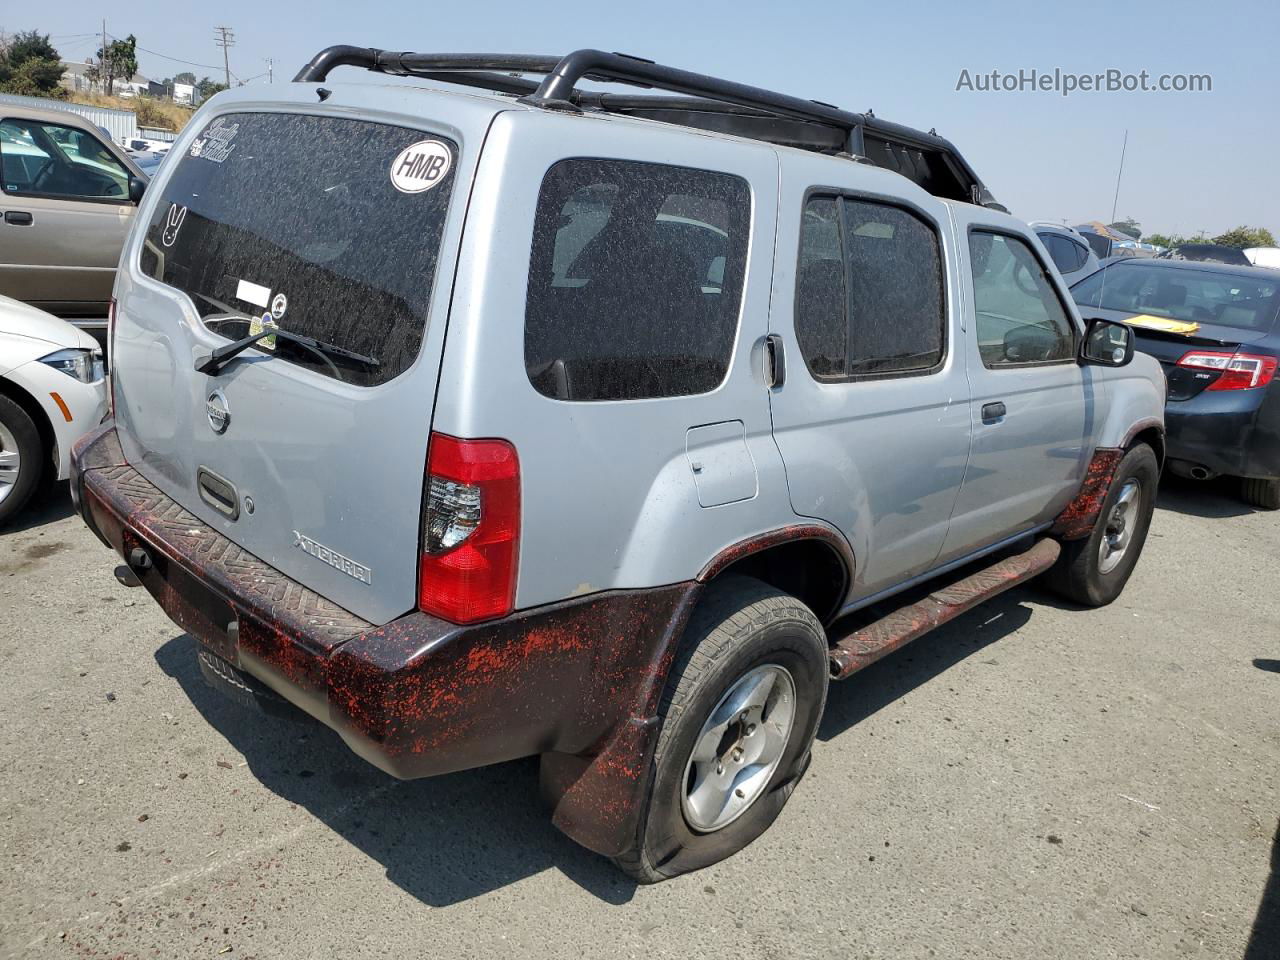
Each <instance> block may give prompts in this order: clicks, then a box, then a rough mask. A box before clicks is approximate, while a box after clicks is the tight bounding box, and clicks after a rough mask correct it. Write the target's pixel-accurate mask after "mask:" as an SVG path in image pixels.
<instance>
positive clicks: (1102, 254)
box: [1074, 226, 1115, 260]
mask: <svg viewBox="0 0 1280 960" xmlns="http://www.w3.org/2000/svg"><path fill="white" fill-rule="evenodd" d="M1074 229H1075V231H1076V232H1077V233H1078V234H1080V237H1081V239H1083V240H1084V242H1085V243H1087V244H1089V249H1090V250H1092V251H1093V255H1094V256H1095V257H1097V258H1098V259H1099V260H1106V259H1107V258H1108V257H1112V256H1115V249H1114V248H1115V241H1113V240H1112V239H1111V238H1110V237H1107V236H1103V235H1102V234H1100V233H1098V232H1097V231H1095V230H1086V229H1084V227H1083V226H1080V227H1075V228H1074Z"/></svg>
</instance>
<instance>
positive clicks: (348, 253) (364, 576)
mask: <svg viewBox="0 0 1280 960" xmlns="http://www.w3.org/2000/svg"><path fill="white" fill-rule="evenodd" d="M426 96H429V95H426ZM423 99H424V100H425V96H424V98H423ZM426 102H434V101H426ZM454 103H456V99H453V98H444V97H441V98H439V101H438V103H436V104H435V106H436V107H437V109H436V110H435V113H436V114H437V116H438V120H437V121H431V122H427V121H419V122H413V121H407V120H405V119H403V118H399V119H398V121H393V120H387V121H375V120H365V119H360V120H356V119H351V118H350V117H349V116H338V115H336V114H333V113H330V114H324V115H317V114H311V113H308V114H302V113H286V112H250V111H249V110H244V111H242V112H236V113H224V114H222V115H219V116H217V117H215V118H214V119H212V120H211V121H209V122H207V123H203V124H200V126H199V128H198V129H197V130H196V131H195V132H194V134H193V135H190V136H188V137H187V138H185V139H184V140H182V141H180V142H179V144H178V145H177V146H176V147H175V150H176V151H181V152H180V153H175V156H173V157H171V158H170V159H169V161H168V162H167V163H166V167H165V172H164V174H163V175H162V176H161V178H160V180H159V181H158V183H157V184H156V189H153V191H152V193H151V194H150V195H149V196H148V198H147V202H146V203H145V204H144V208H143V215H144V216H145V218H146V223H145V226H143V227H142V229H141V231H140V233H141V234H142V235H141V236H140V237H138V238H137V240H136V242H135V243H134V244H132V246H131V250H130V258H129V259H130V270H129V271H128V273H127V275H126V276H122V279H121V283H120V285H119V287H118V291H119V293H118V295H119V306H118V312H117V323H116V329H115V337H114V350H115V356H116V378H115V403H116V414H117V418H118V420H119V423H120V428H121V441H122V444H123V446H124V451H125V454H126V456H127V458H128V459H129V461H130V462H131V463H132V464H134V465H135V466H136V467H137V469H138V470H140V471H141V472H142V473H143V474H144V475H146V476H147V477H148V478H149V479H150V480H151V481H152V482H153V483H155V484H156V485H157V486H158V487H160V488H161V489H162V490H163V491H164V492H166V493H167V494H169V495H170V496H171V497H173V498H174V499H175V500H177V501H178V502H179V503H181V504H182V505H183V506H184V507H186V508H187V509H189V510H191V511H192V512H193V513H195V514H196V515H197V516H199V517H200V518H201V519H203V520H205V521H206V522H208V523H210V524H212V525H213V526H214V527H215V528H217V529H219V530H220V531H222V532H223V533H224V534H225V535H226V536H227V537H229V538H230V539H232V540H233V541H235V542H236V543H237V544H239V545H241V546H242V547H244V548H245V549H246V550H248V551H249V552H250V553H252V554H254V555H255V556H257V557H259V558H261V559H262V560H264V561H266V562H267V563H269V564H270V565H272V566H273V567H276V568H277V569H279V570H281V571H283V572H284V573H286V574H288V575H289V576H290V577H293V578H294V579H295V580H298V581H300V582H301V583H303V584H305V585H306V586H308V587H310V588H311V589H313V590H315V591H316V592H318V593H320V594H322V595H324V596H325V597H327V598H329V599H331V600H333V601H334V602H336V603H338V604H340V605H342V606H344V607H346V608H347V609H348V610H350V611H352V612H353V613H355V614H357V615H359V616H361V617H364V618H366V619H369V620H372V621H374V622H384V621H386V620H388V619H391V618H392V617H394V616H397V615H399V614H401V613H403V612H404V611H406V610H408V609H410V608H412V607H413V606H414V603H415V596H416V571H417V562H416V558H417V553H418V544H419V520H420V509H421V500H422V489H423V470H424V465H425V459H426V447H427V438H428V434H429V431H430V428H431V418H432V406H433V397H434V393H435V384H436V379H437V376H438V373H439V356H440V344H441V342H442V339H443V335H444V323H445V311H446V309H447V306H448V294H449V289H450V282H451V277H452V267H453V264H454V262H455V261H456V245H457V240H458V234H459V233H460V229H461V218H462V213H463V210H462V207H463V203H464V202H465V197H466V183H468V182H469V179H470V173H471V170H472V169H473V167H474V164H475V160H476V153H477V151H478V148H479V144H480V142H481V140H482V138H483V133H484V130H485V129H486V128H487V125H488V122H489V120H490V119H491V116H492V111H491V110H487V111H480V110H478V109H477V108H476V107H471V108H470V110H465V109H458V108H452V107H451V105H452V104H454ZM460 198H461V200H460ZM272 325H275V326H276V327H277V328H278V329H279V330H281V331H282V332H286V331H287V332H289V333H292V334H296V335H301V336H304V337H307V338H311V339H312V340H314V341H318V342H319V343H320V345H319V346H314V345H312V346H307V345H303V344H299V343H296V342H294V341H291V340H289V339H287V338H286V337H284V336H278V337H274V338H272V337H268V338H267V339H266V340H263V341H262V342H260V343H259V344H258V345H257V347H255V348H250V349H248V350H247V351H246V352H244V353H243V354H241V355H240V356H238V357H236V358H235V359H233V360H231V361H230V362H228V363H227V364H226V365H225V366H224V367H223V368H222V369H220V370H219V371H217V372H216V373H215V374H212V375H209V374H206V373H201V372H198V371H197V370H196V369H195V368H196V366H197V365H198V364H199V363H200V361H202V360H204V359H206V358H207V357H209V356H210V354H211V352H212V350H213V349H215V348H216V347H219V346H225V345H226V344H228V343H229V342H231V341H234V340H236V339H238V338H243V337H246V336H251V335H253V334H254V333H257V332H261V331H262V330H263V329H264V328H267V327H270V326H272ZM326 345H328V346H326ZM362 358H363V359H362Z"/></svg>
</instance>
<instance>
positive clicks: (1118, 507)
mask: <svg viewBox="0 0 1280 960" xmlns="http://www.w3.org/2000/svg"><path fill="white" fill-rule="evenodd" d="M337 66H362V67H365V68H368V69H371V70H381V71H386V72H392V73H398V74H422V75H429V76H431V77H433V78H435V79H440V78H442V77H443V78H446V79H447V78H449V77H452V78H454V79H455V80H456V81H457V82H458V83H461V84H467V85H470V86H472V87H476V86H478V87H481V88H487V93H486V94H485V95H475V94H473V93H468V94H466V95H460V94H459V93H458V92H456V91H453V90H449V89H445V90H438V89H423V88H417V87H413V86H409V85H406V86H402V87H396V86H386V85H379V86H375V85H371V84H364V83H351V84H343V83H335V82H331V81H329V80H328V74H329V73H330V71H331V70H332V69H333V68H334V67H337ZM513 74H517V75H515V76H513ZM527 74H536V75H540V76H541V79H540V80H536V79H527V78H526V77H525V76H523V75H527ZM584 77H590V78H591V79H593V80H609V79H612V80H619V81H625V82H630V83H640V84H643V85H646V86H649V87H651V88H654V89H658V90H668V91H676V92H679V93H680V94H681V95H682V96H681V97H678V98H673V97H663V96H650V95H644V96H636V95H633V94H621V95H619V94H609V93H598V92H589V91H583V90H581V89H579V88H578V81H580V80H582V79H583V78H584ZM264 89H265V88H264ZM511 94H519V95H520V98H519V99H516V98H515V97H513V96H511ZM659 120H661V121H662V122H656V121H659ZM700 127H705V128H710V130H707V129H697V128H700ZM729 134H736V135H729ZM836 150H839V151H840V153H839V155H837V154H836V153H835V152H834V151H836ZM849 154H854V155H857V157H859V158H864V159H866V160H867V161H869V162H851V160H850V157H849ZM993 204H994V201H992V200H991V198H990V195H989V194H988V193H987V192H986V190H985V188H984V187H983V185H982V183H981V181H980V180H979V179H978V178H977V176H976V175H975V174H974V173H973V171H972V170H971V168H970V167H969V166H968V164H967V163H966V162H965V161H964V158H963V157H962V156H961V155H960V154H959V152H958V151H957V150H956V148H955V147H954V146H953V145H952V144H950V143H948V142H947V141H945V140H943V139H941V138H939V137H937V136H934V135H931V134H925V133H920V132H917V131H913V130H909V129H907V128H905V127H901V126H899V125H897V124H893V123H888V122H886V121H883V120H880V119H878V118H874V117H871V116H864V115H861V114H852V113H846V112H844V111H841V110H839V109H837V108H835V107H830V106H827V105H824V104H819V103H815V102H813V101H808V100H802V99H799V98H794V97H788V96H784V95H782V94H778V93H775V92H772V91H768V90H760V89H756V88H752V87H748V86H744V85H742V84H736V83H729V82H727V81H722V80H716V79H714V78H710V77H704V76H699V75H696V74H691V73H687V72H685V71H680V70H674V69H672V68H669V67H664V66H660V65H657V64H654V63H651V62H649V61H642V60H638V59H636V58H632V57H624V56H620V55H617V54H607V53H601V52H599V51H590V50H588V51H579V52H577V53H574V54H570V55H569V56H567V57H565V58H563V59H560V58H554V57H550V58H544V57H515V56H511V57H507V56H446V55H432V54H409V53H405V54H387V53H383V52H381V51H376V50H368V49H361V48H355V47H338V48H331V49H329V50H326V51H324V52H322V53H321V54H320V55H318V56H317V57H316V58H315V59H314V60H313V61H312V62H311V63H310V64H308V66H307V67H306V68H305V69H304V70H303V71H302V72H301V73H300V74H299V76H298V78H297V82H295V83H293V84H289V85H286V86H285V87H284V88H283V89H282V88H281V87H280V86H276V87H273V88H270V90H269V93H264V92H257V91H255V89H254V88H251V87H245V88H243V89H240V90H237V91H234V92H227V93H223V94H219V95H218V96H217V97H215V98H214V99H212V100H211V101H210V102H209V103H207V104H206V105H205V106H204V107H202V108H201V110H200V112H199V113H198V114H197V116H196V117H195V118H194V119H193V121H192V122H191V124H190V125H189V127H188V128H187V131H186V132H185V133H184V134H183V135H182V136H181V137H180V138H179V140H178V141H177V142H176V144H175V145H174V148H173V150H172V151H171V154H170V158H169V159H168V160H166V161H165V163H164V165H163V166H162V167H161V168H160V172H159V174H158V176H157V179H156V182H155V183H154V184H153V186H152V187H151V188H150V190H149V191H148V194H147V196H146V197H145V199H144V200H143V203H142V207H141V209H140V211H139V213H140V215H139V218H138V225H137V228H136V229H135V230H134V231H133V233H132V235H131V237H130V239H129V242H128V244H127V245H126V249H125V252H124V256H123V259H122V266H121V270H120V273H119V277H118V279H117V283H116V298H117V300H118V310H117V312H116V315H115V323H114V328H113V332H112V336H113V338H114V348H113V349H114V351H115V357H116V363H115V368H114V372H113V375H112V376H113V383H112V385H113V395H114V419H113V420H111V421H108V422H107V423H106V424H105V425H104V426H103V428H102V429H101V430H100V432H99V433H98V434H97V435H95V436H93V437H92V438H91V439H90V440H89V441H88V442H87V443H85V444H83V445H82V446H81V447H80V448H78V452H77V476H76V478H75V480H74V483H73V490H74V495H75V497H76V498H77V503H78V505H79V509H80V511H81V514H82V516H83V517H84V519H85V521H86V522H87V523H88V524H89V526H90V527H91V528H92V529H93V530H94V531H96V532H97V533H98V535H99V536H100V537H101V538H102V539H103V541H104V542H105V543H107V544H109V545H110V546H111V547H112V548H113V549H114V550H115V551H116V552H117V553H119V554H120V556H121V557H122V558H123V559H124V561H125V563H124V565H123V566H122V567H121V568H119V569H118V571H117V575H118V576H119V577H120V578H121V579H122V580H123V581H125V582H129V583H132V584H141V585H143V586H145V588H146V589H147V590H148V591H149V592H150V593H151V594H152V596H153V597H155V599H156V600H157V602H158V603H160V605H161V606H162V607H163V608H164V609H165V611H166V612H168V614H169V615H170V616H171V617H173V618H174V620H175V621H176V622H177V623H178V624H179V625H180V626H181V627H182V629H184V630H186V631H188V632H190V633H191V634H192V635H194V636H195V637H196V638H197V639H198V640H199V642H200V646H199V654H198V655H199V658H200V663H201V668H202V669H203V671H204V673H205V676H206V677H207V678H208V679H209V681H210V682H211V683H213V684H215V685H216V686H219V687H221V688H222V689H224V690H225V691H227V692H228V693H230V694H231V695H232V696H234V697H236V698H237V699H240V700H242V701H245V702H249V703H252V704H255V705H258V706H261V707H263V708H265V709H277V708H280V707H282V706H283V703H284V701H287V702H289V703H292V704H293V705H294V706H296V707H300V708H301V709H302V710H304V711H306V712H307V713H309V714H311V715H312V716H313V717H315V718H317V719H318V720H320V721H321V722H323V723H326V724H328V725H329V726H331V727H332V728H334V729H335V730H336V731H338V732H339V733H340V734H341V736H342V737H343V739H344V740H345V741H346V742H347V743H348V744H349V745H350V746H351V748H352V749H353V750H355V751H356V752H357V753H359V754H360V755H361V756H362V757H364V758H366V759H367V760H369V762H371V763H373V764H375V765H376V766H378V767H380V768H381V769H383V770H385V771H387V772H389V773H392V774H394V775H395V776H398V777H422V776H429V775H433V774H440V773H445V772H449V771H454V770H458V769H461V768H467V767H475V766H479V765H482V764H488V763H494V762H498V761H503V760H510V759H513V758H517V757H523V756H529V755H540V756H541V763H542V780H543V789H544V793H545V795H546V797H547V798H548V799H549V801H550V803H551V805H552V807H553V811H554V812H553V814H552V817H553V820H554V822H555V824H556V825H557V826H558V827H560V828H561V829H562V830H564V831H565V832H566V833H567V834H569V835H570V836H571V837H573V838H574V839H575V840H577V841H578V842H580V843H582V844H584V845H585V846H587V847H589V848H591V849H593V850H595V851H597V852H599V853H602V854H605V855H607V856H610V857H613V858H614V859H615V860H616V862H617V863H618V864H619V865H620V866H621V867H622V869H624V870H625V871H626V872H627V873H628V874H630V875H631V876H632V877H635V878H637V879H638V880H641V881H646V882H650V881H655V880H660V879H663V878H664V877H669V876H674V875H676V874H679V873H683V872H686V871H689V870H694V869H697V868H699V867H702V866H705V865H707V864H710V863H713V862H715V861H717V860H720V859H722V858H724V857H726V856H729V855H730V854H732V853H733V852H735V851H736V850H739V849H741V848H742V847H743V846H745V845H746V844H748V843H750V842H751V841H752V840H753V839H754V838H755V837H757V836H758V835H759V834H760V833H761V832H763V831H764V830H765V829H766V828H767V826H768V825H769V824H770V823H771V822H772V821H773V819H774V818H775V817H776V816H777V814H778V812H779V811H780V810H781V808H782V806H783V804H784V803H785V802H786V800H787V798H788V797H789V796H790V794H791V792H792V790H793V789H794V788H795V786H796V784H797V783H798V782H799V780H800V778H801V777H802V776H803V774H804V772H805V769H806V767H807V766H808V762H809V755H810V747H811V745H812V742H813V738H814V734H815V732H816V730H817V725H818V721H819V719H820V717H821V715H822V711H823V706H824V704H825V700H826V692H827V684H828V681H829V680H830V679H831V678H836V679H843V678H846V677H849V676H851V675H852V674H854V673H855V672H856V671H857V670H859V669H860V668H862V667H864V666H866V665H867V664H869V663H871V662H873V661H875V660H876V659H878V658H879V657H881V656H884V655H886V654H888V653H890V652H892V651H893V650H895V649H896V648H898V647H899V646H901V645H902V644H904V643H906V642H907V641H909V640H911V639H914V638H915V637H917V636H919V635H920V634H922V633H924V632H925V631H927V630H928V629H930V628H931V627H934V626H937V625H938V624H939V623H942V622H944V621H946V620H948V619H950V618H952V617H955V616H957V615H959V614H960V613H962V612H963V611H964V610H966V609H968V608H969V607H971V606H972V605H973V604H975V603H978V602H980V601H981V600H983V599H985V598H987V597H990V596H993V595H994V594H996V593H998V592H1000V591H1001V590H1003V589H1006V588H1008V587H1009V586H1012V585H1014V584H1016V583H1020V582H1023V581H1025V580H1027V579H1029V578H1031V577H1033V576H1036V575H1038V574H1041V573H1045V574H1047V575H1048V576H1049V577H1050V580H1051V582H1052V583H1053V584H1054V585H1055V586H1056V587H1057V588H1058V589H1059V590H1060V591H1061V592H1063V593H1064V594H1065V595H1066V596H1068V597H1070V598H1072V599H1073V600H1075V601H1077V602H1080V603H1084V604H1089V605H1098V604H1105V603H1108V602H1110V601H1111V600H1113V599H1115V597H1116V596H1118V595H1119V593H1120V591H1121V590H1122V589H1123V588H1124V585H1125V582H1126V581H1127V579H1128V577H1129V575H1130V573H1131V572H1132V570H1133V568H1134V564H1135V563H1136V562H1137V560H1138V557H1139V554H1140V552H1141V550H1142V546H1143V541H1144V538H1145V536H1146V533H1147V526H1148V523H1149V521H1150V518H1151V513H1152V508H1153V504H1154V498H1155V493H1156V482H1157V477H1158V473H1159V469H1160V461H1161V457H1162V451H1163V447H1164V433H1163V406H1164V382H1163V378H1162V376H1161V373H1160V369H1159V366H1158V365H1157V364H1156V362H1155V361H1154V360H1152V359H1151V358H1149V357H1143V356H1136V357H1135V356H1134V353H1133V338H1132V333H1131V331H1130V330H1129V328H1128V327H1127V326H1125V325H1124V324H1117V323H1109V322H1105V321H1101V322H1097V321H1095V322H1091V323H1089V324H1085V323H1084V322H1082V320H1081V318H1080V315H1079V314H1078V313H1077V312H1076V308H1075V306H1074V305H1073V304H1072V301H1071V298H1070V296H1069V294H1068V292H1067V290H1066V287H1065V286H1064V284H1063V282H1062V278H1061V277H1060V276H1059V274H1058V272H1057V271H1056V270H1055V269H1054V268H1053V267H1052V266H1051V265H1050V263H1049V261H1048V260H1047V259H1046V258H1045V256H1044V254H1043V251H1042V248H1041V246H1040V244H1039V242H1038V241H1037V240H1036V238H1035V234H1034V233H1033V232H1032V231H1031V230H1029V229H1028V227H1027V226H1026V225H1025V224H1024V223H1022V222H1020V221H1018V220H1016V219H1014V218H1013V217H1010V216H1008V215H1006V214H1004V213H1002V212H1000V211H999V210H997V209H994V207H993ZM978 561H980V562H978ZM975 562H978V563H977V572H976V573H975V572H972V571H973V570H974V569H975V568H974V567H973V566H972V565H973V564H974V563H975ZM962 567H963V568H964V570H963V571H961V568H962ZM956 571H959V572H956ZM925 582H933V583H935V592H934V593H933V594H932V595H931V596H929V597H927V598H926V599H923V600H920V599H917V597H918V596H919V594H916V595H915V596H913V597H912V598H911V599H909V600H907V599H902V597H903V591H904V590H906V589H907V588H910V587H914V586H917V585H920V584H922V583H925ZM921 592H923V591H921ZM873 607H874V610H875V612H871V611H872V610H873Z"/></svg>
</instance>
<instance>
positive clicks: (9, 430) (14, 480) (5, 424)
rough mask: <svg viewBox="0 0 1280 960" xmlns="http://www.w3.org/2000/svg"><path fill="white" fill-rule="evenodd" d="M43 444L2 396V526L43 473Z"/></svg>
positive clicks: (19, 410)
mask: <svg viewBox="0 0 1280 960" xmlns="http://www.w3.org/2000/svg"><path fill="white" fill-rule="evenodd" d="M44 461H45V457H44V444H42V443H41V442H40V431H39V430H37V429H36V425H35V423H34V422H33V421H32V419H31V417H30V416H29V415H28V414H27V411H25V410H23V409H22V407H20V406H18V405H17V404H16V403H14V402H13V401H12V400H10V399H9V398H8V397H6V396H4V395H2V394H0V524H2V523H4V522H5V521H7V520H8V519H9V518H10V517H12V516H13V515H14V514H16V513H17V512H18V511H19V510H21V509H22V508H23V507H24V506H26V503H27V501H28V500H30V499H31V494H33V493H34V492H35V490H36V487H37V486H38V485H39V483H40V476H41V474H43V473H44Z"/></svg>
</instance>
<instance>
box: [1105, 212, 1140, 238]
mask: <svg viewBox="0 0 1280 960" xmlns="http://www.w3.org/2000/svg"><path fill="white" fill-rule="evenodd" d="M1107 226H1108V227H1110V228H1111V229H1112V230H1114V231H1115V232H1116V233H1123V234H1124V235H1125V236H1126V237H1133V239H1135V240H1137V239H1138V238H1140V237H1141V236H1142V224H1140V223H1138V221H1137V220H1135V219H1133V217H1128V218H1126V219H1124V220H1117V221H1116V222H1115V223H1108V224H1107Z"/></svg>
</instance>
